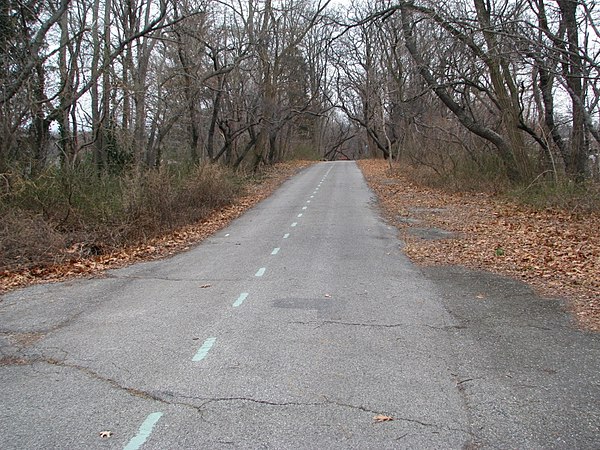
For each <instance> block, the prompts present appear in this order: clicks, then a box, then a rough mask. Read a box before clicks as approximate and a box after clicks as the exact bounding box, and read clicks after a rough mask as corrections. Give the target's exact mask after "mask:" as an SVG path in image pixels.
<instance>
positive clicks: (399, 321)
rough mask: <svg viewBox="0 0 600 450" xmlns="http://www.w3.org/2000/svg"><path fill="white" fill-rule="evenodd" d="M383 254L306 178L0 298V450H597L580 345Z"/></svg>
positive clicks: (368, 225) (586, 356)
mask: <svg viewBox="0 0 600 450" xmlns="http://www.w3.org/2000/svg"><path fill="white" fill-rule="evenodd" d="M401 247H402V243H401V242H400V241H398V239H397V236H396V232H395V230H394V229H392V228H391V227H389V226H387V225H386V223H385V222H384V221H383V220H382V219H381V218H380V215H379V212H378V209H377V206H376V204H375V203H374V196H373V194H372V193H371V192H370V191H369V189H368V188H367V186H366V184H365V182H364V180H363V177H362V175H361V173H360V171H359V169H358V168H357V166H356V165H355V164H354V163H353V162H336V163H321V164H318V165H315V166H313V167H311V168H310V169H307V170H305V171H303V172H301V173H300V174H299V175H297V176H296V177H294V178H293V179H291V180H290V181H288V182H287V183H286V184H284V185H283V187H281V188H280V189H279V190H278V191H277V192H276V193H275V194H274V195H273V196H272V197H270V198H269V199H268V200H266V201H264V202H262V203H261V204H259V205H258V206H257V207H255V208H254V209H252V210H251V211H249V212H248V213H246V214H245V215H244V216H242V217H241V218H240V219H238V220H236V221H235V222H233V223H232V224H231V225H230V226H229V227H228V228H226V229H224V230H222V231H220V232H219V233H218V234H216V235H214V236H213V237H212V238H210V239H208V240H206V241H204V242H203V243H202V244H201V245H199V246H197V247H195V248H194V249H192V250H190V251H188V252H185V253H182V254H180V255H178V256H175V257H172V258H170V259H167V260H163V261H155V262H150V263H143V264H136V265H133V266H131V267H129V268H126V269H120V270H114V271H111V272H108V273H107V274H106V277H104V278H101V279H90V280H80V281H72V282H67V283H61V284H48V285H39V286H34V287H31V288H27V289H22V290H19V291H16V292H13V293H10V294H7V295H4V296H3V297H1V298H0V331H1V334H0V342H1V351H2V360H1V361H2V365H1V366H0V384H1V386H2V388H1V390H0V406H1V408H0V448H3V449H12V448H26V449H34V448H40V449H41V448H44V449H48V448H69V449H78V448H80V449H90V448H101V449H102V448H111V449H112V448H126V449H128V450H131V449H136V448H144V449H167V448H168V449H177V448H190V449H191V448H211V449H212V448H232V447H233V448H320V449H324V448H327V449H329V448H378V449H379V448H412V449H414V448H457V449H461V448H479V447H483V448H570V449H572V448H590V449H591V448H600V429H599V427H600V370H599V364H600V339H599V337H598V335H593V334H588V333H584V332H581V331H577V330H576V329H574V328H572V327H571V325H570V322H569V318H568V317H567V316H566V315H565V314H564V313H563V312H562V307H563V305H562V304H561V303H559V302H557V301H551V300H545V299H540V298H536V297H535V296H534V294H533V293H532V292H531V291H530V290H529V289H528V288H527V287H526V286H524V285H522V284H520V283H517V282H515V281H512V280H508V279H504V278H501V277H497V276H493V275H489V274H485V273H476V272H469V271H467V270H464V269H460V268H452V267H448V268H435V269H419V268H417V267H415V266H414V265H412V264H411V263H410V262H409V261H408V260H407V259H406V257H405V256H404V255H403V254H402V251H401ZM389 418H393V420H387V419H389ZM103 432H104V433H103ZM101 433H103V434H102V435H101ZM103 436H104V437H103Z"/></svg>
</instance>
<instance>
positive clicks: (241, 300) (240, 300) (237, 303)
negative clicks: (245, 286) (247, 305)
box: [233, 292, 248, 308]
mask: <svg viewBox="0 0 600 450" xmlns="http://www.w3.org/2000/svg"><path fill="white" fill-rule="evenodd" d="M247 298H248V293H247V292H242V293H241V294H240V296H239V297H238V298H237V300H236V301H235V303H234V304H233V307H234V308H237V307H238V306H241V305H242V303H244V300H246V299H247Z"/></svg>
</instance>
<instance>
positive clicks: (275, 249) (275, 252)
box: [271, 247, 279, 255]
mask: <svg viewBox="0 0 600 450" xmlns="http://www.w3.org/2000/svg"><path fill="white" fill-rule="evenodd" d="M277 253H279V247H275V248H274V249H273V251H272V252H271V255H276V254H277Z"/></svg>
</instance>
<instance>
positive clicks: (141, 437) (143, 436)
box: [123, 412, 163, 450]
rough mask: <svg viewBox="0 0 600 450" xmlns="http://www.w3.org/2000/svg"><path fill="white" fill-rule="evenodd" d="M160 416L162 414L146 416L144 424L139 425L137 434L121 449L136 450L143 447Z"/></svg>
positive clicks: (155, 413) (156, 413)
mask: <svg viewBox="0 0 600 450" xmlns="http://www.w3.org/2000/svg"><path fill="white" fill-rule="evenodd" d="M162 415H163V413H161V412H154V413H152V414H148V417H146V420H144V422H143V423H142V424H141V425H140V429H139V430H138V433H137V434H136V435H135V436H134V437H132V438H131V440H130V441H129V443H128V444H127V445H126V446H125V447H123V450H137V449H138V448H140V447H141V446H142V445H144V443H145V442H146V440H147V439H148V437H150V434H151V433H152V429H153V428H154V425H156V422H158V420H159V419H160V418H161V417H162Z"/></svg>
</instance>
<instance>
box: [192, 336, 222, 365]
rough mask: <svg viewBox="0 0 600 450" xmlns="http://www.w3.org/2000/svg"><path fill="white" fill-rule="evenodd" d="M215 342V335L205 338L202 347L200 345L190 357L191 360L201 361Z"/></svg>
mask: <svg viewBox="0 0 600 450" xmlns="http://www.w3.org/2000/svg"><path fill="white" fill-rule="evenodd" d="M215 342H217V338H215V337H211V338H208V339H207V340H205V341H204V344H202V347H200V348H199V349H198V351H197V352H196V354H195V355H194V357H193V358H192V361H194V362H198V361H202V360H203V359H204V358H206V355H207V354H208V352H209V350H210V349H211V348H212V346H213V345H215Z"/></svg>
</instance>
